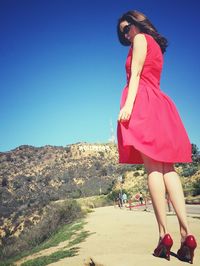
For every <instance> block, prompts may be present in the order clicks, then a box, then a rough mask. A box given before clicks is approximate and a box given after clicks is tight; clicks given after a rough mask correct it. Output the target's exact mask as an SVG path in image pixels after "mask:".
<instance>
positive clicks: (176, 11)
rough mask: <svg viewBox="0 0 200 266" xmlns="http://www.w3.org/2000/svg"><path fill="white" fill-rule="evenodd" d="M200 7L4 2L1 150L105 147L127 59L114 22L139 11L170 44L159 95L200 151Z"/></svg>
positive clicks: (114, 0) (127, 0)
mask: <svg viewBox="0 0 200 266" xmlns="http://www.w3.org/2000/svg"><path fill="white" fill-rule="evenodd" d="M199 5H200V3H199V1H198V0H193V1H187V0H185V1H182V0H173V1H169V0H162V1H157V0H135V1H133V0H73V1H72V0H69V1H68V0H0V57H1V59H0V92H1V95H0V151H8V150H10V149H14V148H16V147H17V146H19V145H23V144H28V145H34V146H44V145H47V144H49V145H63V146H65V145H67V144H72V143H76V142H83V141H86V142H92V143H93V142H100V143H101V142H107V141H108V139H109V138H110V121H111V120H112V123H113V127H114V131H116V120H117V116H118V111H119V101H120V97H121V91H122V89H123V87H124V85H125V81H126V78H125V68H124V65H125V59H126V55H127V52H128V48H127V47H123V46H121V45H120V43H119V42H118V39H117V35H116V23H117V20H118V18H119V17H120V16H121V14H122V13H124V12H126V11H128V10H134V9H136V10H139V11H142V12H143V13H145V14H146V15H147V16H148V17H149V18H150V20H151V21H152V22H153V24H154V25H155V26H156V27H157V29H158V31H159V32H160V33H161V34H163V35H164V36H165V37H167V38H168V40H169V47H168V50H167V53H166V54H165V63H164V69H163V73H162V80H161V89H162V90H163V91H164V92H165V93H166V94H167V95H169V96H170V97H171V98H172V100H173V101H174V102H175V104H176V106H177V108H178V110H179V113H180V115H181V117H182V120H183V122H184V125H185V127H186V130H187V131H188V134H189V137H190V140H191V142H192V143H195V144H197V145H198V147H200V123H199V115H200V111H199V101H200V88H199V78H200V72H199V69H200V68H199V62H200V53H199V44H200V34H199V26H198V25H199ZM158 111H159V110H158ZM177 137H178V136H177Z"/></svg>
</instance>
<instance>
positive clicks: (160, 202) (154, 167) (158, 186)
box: [141, 154, 167, 238]
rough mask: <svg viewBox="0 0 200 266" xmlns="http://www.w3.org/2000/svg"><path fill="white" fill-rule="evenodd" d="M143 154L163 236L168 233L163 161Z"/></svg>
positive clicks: (156, 214)
mask: <svg viewBox="0 0 200 266" xmlns="http://www.w3.org/2000/svg"><path fill="white" fill-rule="evenodd" d="M141 155H142V158H143V161H144V166H145V168H146V171H147V174H148V187H149V192H150V195H151V199H152V204H153V208H154V212H155V216H156V220H157V223H158V229H159V234H160V237H161V238H162V237H163V236H164V235H165V234H166V233H167V222H166V200H165V193H166V190H165V183H164V180H163V163H162V162H158V161H155V160H153V159H151V158H149V157H147V156H146V155H144V154H141Z"/></svg>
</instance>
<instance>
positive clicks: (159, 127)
mask: <svg viewBox="0 0 200 266" xmlns="http://www.w3.org/2000/svg"><path fill="white" fill-rule="evenodd" d="M117 31H118V37H119V41H120V42H121V44H123V45H127V46H130V50H129V53H128V56H127V60H126V73H127V85H126V87H125V88H124V90H123V93H122V98H121V105H120V113H119V117H118V128H117V136H118V150H119V162H120V163H126V164H143V163H144V166H145V168H146V171H147V174H148V187H149V191H150V195H151V199H152V203H153V207H154V212H155V215H156V219H157V223H158V229H159V243H158V246H157V248H156V249H155V250H154V255H155V256H157V257H165V258H166V259H168V260H169V259H170V249H171V247H172V245H173V240H172V238H171V236H170V234H169V233H168V230H167V225H166V213H165V194H166V192H167V193H168V195H169V197H170V201H171V202H172V204H173V207H174V210H175V211H176V214H177V218H178V221H179V224H180V234H181V247H180V249H179V250H178V253H177V256H178V258H179V259H180V260H184V261H185V260H186V261H188V262H191V263H192V262H193V256H194V250H195V248H196V246H197V244H196V240H195V238H194V236H192V235H191V233H190V229H189V227H188V222H187V216H186V209H185V201H184V195H183V189H182V186H181V182H180V178H179V176H178V174H177V173H176V171H175V169H174V166H173V164H174V163H177V162H182V163H183V162H191V161H192V160H191V144H190V141H189V139H188V135H187V133H186V130H185V128H184V126H183V123H182V121H181V118H180V116H179V114H178V112H177V110H176V107H175V105H174V103H173V102H172V100H171V99H170V98H169V97H168V96H167V95H165V94H164V93H163V92H162V91H161V90H160V86H159V85H160V75H161V71H162V65H163V53H164V52H165V51H166V48H167V40H166V39H165V38H164V37H162V36H161V35H160V34H159V33H158V32H157V30H156V28H155V27H154V26H153V24H152V23H151V22H150V20H149V19H148V18H147V17H146V16H145V15H144V14H142V13H140V12H138V11H129V12H127V13H125V14H124V15H123V16H122V17H121V18H120V19H119V21H118V25H117Z"/></svg>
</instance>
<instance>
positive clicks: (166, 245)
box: [153, 234, 173, 260]
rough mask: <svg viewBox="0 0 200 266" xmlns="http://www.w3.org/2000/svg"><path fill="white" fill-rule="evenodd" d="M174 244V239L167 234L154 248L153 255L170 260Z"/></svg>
mask: <svg viewBox="0 0 200 266" xmlns="http://www.w3.org/2000/svg"><path fill="white" fill-rule="evenodd" d="M172 245H173V240H172V238H171V236H170V235H169V234H166V235H165V236H164V237H163V238H162V240H161V241H160V243H159V244H158V246H157V248H156V249H155V250H154V253H153V255H154V256H156V257H160V258H166V259H167V260H170V249H171V247H172Z"/></svg>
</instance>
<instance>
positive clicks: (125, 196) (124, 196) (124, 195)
mask: <svg viewBox="0 0 200 266" xmlns="http://www.w3.org/2000/svg"><path fill="white" fill-rule="evenodd" d="M122 200H123V203H124V204H125V203H127V195H126V193H125V192H124V193H123V195H122Z"/></svg>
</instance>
